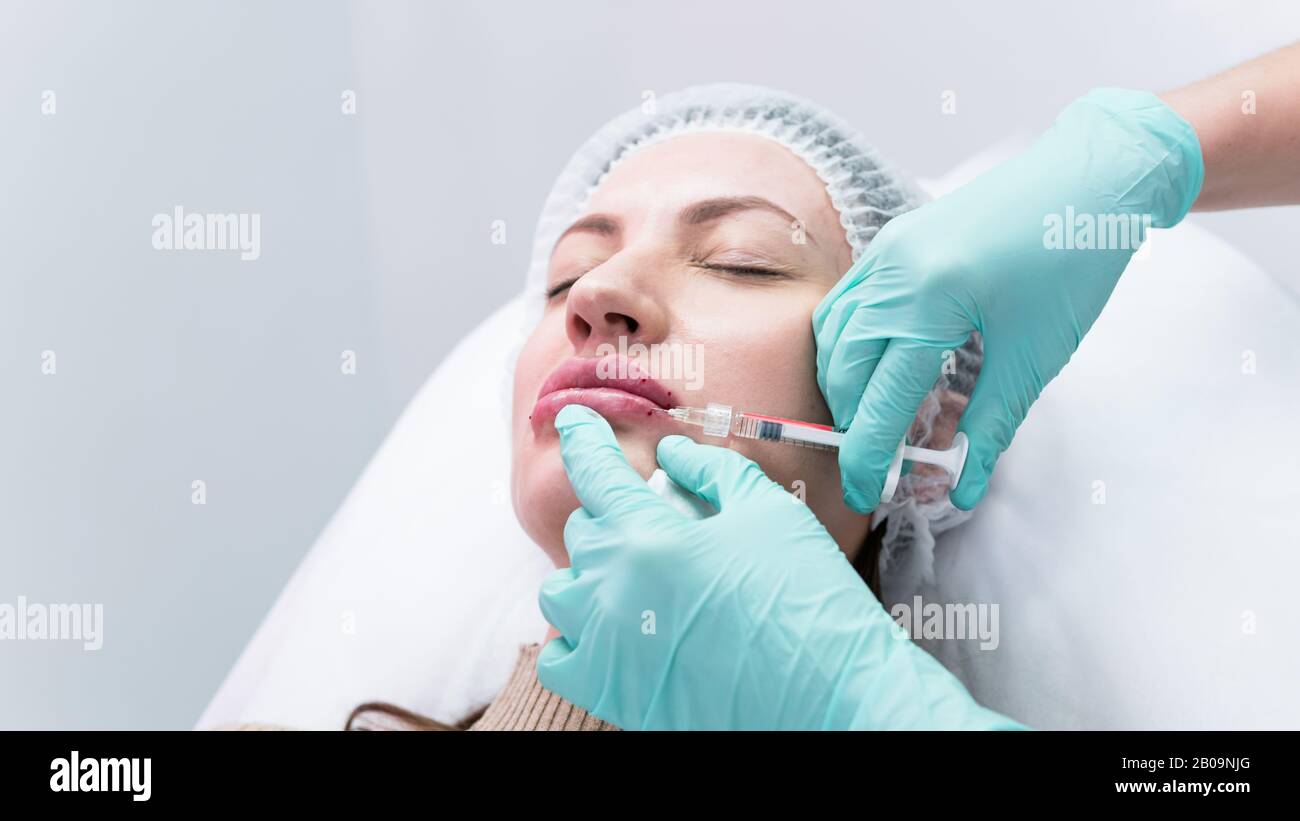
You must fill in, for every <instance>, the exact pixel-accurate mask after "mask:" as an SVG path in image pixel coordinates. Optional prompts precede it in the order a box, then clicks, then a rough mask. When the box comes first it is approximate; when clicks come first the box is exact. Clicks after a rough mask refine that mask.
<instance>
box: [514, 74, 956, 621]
mask: <svg viewBox="0 0 1300 821" xmlns="http://www.w3.org/2000/svg"><path fill="white" fill-rule="evenodd" d="M697 132H731V133H742V134H754V135H758V136H763V137H767V138H769V139H772V140H774V141H776V142H777V143H779V144H781V145H783V146H785V147H786V148H787V149H789V150H790V151H791V152H793V153H794V154H795V156H797V157H799V158H801V159H802V160H803V161H804V162H806V163H808V165H809V166H810V167H811V168H812V169H813V171H815V172H816V173H817V176H818V177H819V178H820V179H821V180H822V182H823V183H825V185H826V193H827V194H828V195H829V196H830V201H831V204H832V205H833V206H834V207H835V210H836V212H838V214H839V217H840V224H841V225H842V226H843V227H844V236H845V239H846V240H848V244H849V248H850V249H851V250H852V253H853V261H855V262H856V261H857V260H858V258H859V257H860V256H861V255H862V253H863V251H865V250H866V247H867V244H868V243H869V242H870V241H871V239H872V237H874V236H875V235H876V232H877V231H879V230H880V228H881V226H883V225H884V224H885V223H886V222H888V221H889V220H891V219H893V218H894V217H896V216H898V215H899V214H902V213H904V212H905V211H910V210H911V209H913V208H915V207H917V206H918V205H920V204H921V203H922V202H924V201H925V199H926V197H925V196H924V195H923V194H922V193H921V191H920V189H919V188H918V187H917V186H916V185H915V184H914V183H913V182H912V181H911V180H910V179H909V178H908V177H907V176H906V175H905V174H903V173H901V172H900V171H898V170H897V169H895V168H892V167H891V166H890V165H888V164H887V163H885V162H884V161H883V160H882V159H881V158H880V156H879V155H878V154H877V153H876V151H875V149H874V148H872V146H871V145H870V143H868V142H867V141H866V140H865V139H864V138H863V136H862V135H861V134H860V133H859V132H858V131H857V130H856V129H854V128H852V127H851V126H849V125H848V124H847V123H845V122H844V121H843V120H841V119H840V118H839V117H838V116H836V115H835V114H833V113H831V112H830V111H827V110H826V109H824V108H822V107H821V106H818V105H816V104H814V103H811V102H808V101H807V100H804V99H802V98H800V97H796V96H795V95H793V94H787V93H785V92H782V91H774V90H772V89H769V88H763V87H762V86H753V85H744V84H740V83H716V84H712V85H702V86H692V87H691V88H687V89H684V90H682V91H677V92H674V93H671V94H667V95H664V96H663V97H659V98H653V97H652V98H648V99H646V100H645V101H644V102H643V103H642V104H641V105H640V106H638V107H636V108H634V109H632V110H630V111H628V112H626V113H624V114H621V115H620V116H618V117H615V118H614V119H612V120H610V121H609V122H608V123H606V124H605V125H604V126H603V127H602V128H601V129H600V130H598V131H597V132H596V133H595V134H593V135H592V136H591V137H590V138H588V139H587V141H586V142H584V143H583V144H582V146H581V147H579V148H578V150H577V151H576V152H575V153H574V155H573V157H572V158H571V159H570V160H569V162H568V164H567V165H565V167H564V170H563V171H562V172H561V173H560V176H559V178H557V179H556V181H555V184H554V185H553V186H552V187H551V192H550V195H549V196H547V198H546V203H545V205H543V207H542V213H541V215H540V217H539V218H538V222H537V230H536V232H535V233H534V235H533V250H532V258H531V261H530V263H529V268H528V280H527V288H526V292H525V299H526V301H527V303H528V310H529V314H528V322H527V323H525V324H526V325H527V327H526V328H523V329H522V330H523V331H524V333H527V332H529V331H531V330H532V324H533V323H534V322H535V320H536V318H537V317H538V316H539V315H540V313H541V311H542V308H543V305H544V293H545V289H546V280H547V271H548V268H549V265H550V258H551V251H552V250H553V249H554V247H555V243H556V240H558V239H559V237H560V234H561V233H563V232H564V230H565V229H566V228H568V227H569V226H570V225H572V224H573V223H574V222H575V221H576V220H577V219H578V218H579V217H580V216H582V214H583V213H584V211H585V210H586V208H587V204H588V202H589V201H590V199H591V195H592V193H593V192H594V191H595V190H596V188H598V187H599V186H600V184H601V182H603V181H604V179H605V178H606V176H608V174H609V173H610V171H611V170H612V169H613V168H614V166H616V165H617V164H618V163H619V162H620V161H622V160H624V159H626V158H627V157H628V156H630V155H631V154H633V153H634V152H636V151H637V150H639V149H641V148H644V147H646V146H649V145H654V144H656V143H660V142H663V141H664V140H668V139H671V138H673V137H676V136H679V135H682V134H691V133H697ZM520 344H522V341H521V343H520ZM980 359H981V357H980V353H979V345H978V338H976V339H975V340H974V341H973V343H972V344H968V345H967V346H966V348H964V349H962V350H961V351H959V352H958V357H957V371H958V373H957V374H954V375H950V376H945V377H943V379H942V380H941V382H940V385H939V386H937V387H936V390H938V389H939V388H948V389H952V390H957V391H958V392H960V393H962V394H964V395H967V396H969V395H970V389H971V387H972V384H973V381H974V375H973V374H974V373H976V372H978V369H979V364H980ZM507 407H508V406H507ZM937 410H938V403H937V401H936V399H935V395H933V394H932V396H931V399H930V400H929V401H927V403H926V405H925V406H924V407H923V409H922V413H921V416H920V419H919V422H920V424H919V428H920V433H921V435H920V436H919V437H917V436H915V435H914V439H915V440H916V443H917V444H922V445H924V444H926V439H927V438H928V436H929V429H930V425H931V423H932V421H933V419H934V416H935V414H936V413H937ZM921 481H922V478H921V477H920V476H917V477H913V476H911V475H909V476H904V477H903V479H902V480H901V481H900V483H899V489H898V491H897V493H896V494H895V496H894V500H893V501H892V502H890V503H889V505H888V506H887V507H886V506H882V507H881V508H879V509H878V510H877V517H878V519H879V517H882V516H887V517H888V518H887V519H886V532H885V538H884V547H883V552H882V557H881V569H882V580H883V583H884V586H885V593H886V598H890V596H891V594H892V595H897V596H899V597H902V596H904V595H910V593H911V591H912V589H914V588H915V587H916V586H917V585H918V584H919V583H920V582H922V581H926V580H929V578H930V576H931V573H932V569H931V568H932V564H933V547H934V537H933V534H934V533H937V532H940V531H942V530H944V529H947V528H948V527H951V526H952V525H954V524H956V523H958V522H960V521H962V520H963V519H964V518H965V516H966V514H965V513H964V512H963V511H959V510H957V509H956V508H955V507H953V506H952V505H951V504H950V503H949V502H948V500H947V497H946V495H941V497H940V498H938V499H934V498H933V496H934V494H933V493H922V492H917V491H920V490H921V488H920V487H919V483H920V482H921ZM927 498H928V499H929V500H928V501H923V499H927ZM891 580H896V581H897V583H896V584H891ZM891 586H892V587H893V588H894V589H893V590H892V591H891V590H890V588H891Z"/></svg>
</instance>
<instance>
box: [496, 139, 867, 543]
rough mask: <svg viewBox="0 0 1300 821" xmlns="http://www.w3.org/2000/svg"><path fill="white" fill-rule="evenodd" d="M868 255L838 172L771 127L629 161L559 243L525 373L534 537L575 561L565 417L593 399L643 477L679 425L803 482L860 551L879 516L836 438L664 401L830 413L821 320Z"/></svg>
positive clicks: (527, 485) (523, 358) (525, 481)
mask: <svg viewBox="0 0 1300 821" xmlns="http://www.w3.org/2000/svg"><path fill="white" fill-rule="evenodd" d="M850 264H851V255H850V250H849V246H848V243H847V241H846V240H845V237H844V230H843V228H842V227H841V226H840V222H839V217H838V214H837V212H836V211H835V209H834V208H833V206H832V205H831V202H830V199H829V198H828V196H827V194H826V189H825V186H824V184H823V183H822V182H821V181H820V180H819V179H818V178H817V175H816V174H815V173H814V172H813V170H812V169H811V168H810V167H808V165H807V164H806V163H804V162H803V161H802V160H800V159H799V158H798V157H796V156H795V155H794V154H792V153H791V152H790V151H788V150H787V149H785V148H784V147H782V146H781V145H779V144H777V143H775V142H773V141H771V140H768V139H766V138H763V137H757V136H752V135H744V134H692V135H686V136H681V137H675V138H673V139H670V140H667V141H665V142H663V143H659V144H657V145H654V146H651V147H648V148H645V149H642V150H640V151H638V152H636V153H634V154H633V155H631V156H630V157H629V158H627V159H626V160H624V161H623V162H621V163H620V164H619V165H618V166H616V167H615V169H614V170H613V171H612V172H611V173H610V175H609V176H608V177H607V178H606V179H605V181H604V182H603V183H602V184H601V185H600V187H599V188H598V189H597V190H596V192H595V194H594V195H593V196H592V199H591V202H590V204H589V207H588V210H587V212H586V213H585V215H584V216H583V217H582V218H580V219H579V220H578V221H577V222H575V223H574V224H573V225H572V226H570V227H569V229H568V231H567V232H566V233H565V234H564V235H563V236H562V237H561V239H560V240H559V242H558V243H557V244H556V245H555V249H554V252H553V254H552V257H551V260H550V270H549V275H548V283H547V287H548V291H547V294H548V295H547V302H546V308H545V311H544V314H543V316H542V319H541V322H540V323H539V324H538V326H537V328H536V330H534V331H533V333H532V335H531V336H530V337H529V339H528V341H527V343H526V344H525V346H524V348H523V350H522V351H521V353H520V357H519V361H518V365H517V368H516V372H515V384H514V406H513V437H514V465H513V477H512V485H513V498H514V505H515V512H516V514H517V515H518V517H519V520H520V522H521V523H522V524H523V527H524V530H525V531H527V533H528V535H529V536H530V537H532V538H533V539H534V540H535V541H536V542H537V543H538V544H539V545H540V546H541V547H542V549H544V550H545V551H546V552H547V554H548V555H549V556H550V558H551V559H552V561H554V562H555V564H556V565H557V566H560V567H563V566H567V565H568V556H567V554H566V552H565V549H564V540H563V531H564V524H565V521H566V520H567V519H568V517H569V514H570V513H571V512H572V511H573V510H575V509H576V508H577V507H578V501H577V498H576V497H575V496H574V494H573V490H572V488H571V487H570V485H569V481H568V478H567V476H566V475H565V473H564V466H563V464H562V462H561V460H560V446H559V435H558V434H557V433H556V430H555V425H554V419H555V414H556V413H558V412H559V409H560V408H562V407H563V406H564V405H566V404H570V403H576V404H583V405H588V406H589V407H592V408H594V409H595V410H597V411H598V412H600V413H601V414H602V415H603V416H604V417H605V418H606V419H607V420H608V421H609V423H610V425H611V426H612V427H613V429H614V433H615V435H616V437H617V438H618V442H619V444H620V445H621V446H622V448H623V453H624V454H625V455H626V456H627V459H628V461H629V462H630V463H631V464H632V466H633V467H634V468H635V469H636V470H637V471H638V472H639V473H640V474H641V475H642V476H643V477H648V476H649V475H650V474H651V473H652V472H653V471H654V469H655V468H656V467H657V465H656V462H655V447H656V445H657V444H658V442H659V440H660V439H661V438H663V437H664V436H666V435H668V434H673V433H681V434H685V435H687V436H691V437H693V438H695V439H697V440H698V441H702V442H705V443H706V444H714V445H717V444H724V445H725V446H727V447H731V448H734V449H735V450H737V451H740V452H741V453H743V454H745V455H746V456H748V457H750V458H752V459H754V460H755V461H756V462H758V463H759V464H760V465H761V466H762V467H763V470H764V471H765V472H766V473H767V475H768V476H769V477H771V478H772V479H773V480H774V481H776V482H778V483H779V484H781V485H783V486H784V487H785V488H786V489H787V490H790V491H792V492H796V493H801V494H802V495H803V496H804V498H805V500H806V502H807V503H808V505H809V507H810V508H811V509H812V510H813V512H814V513H815V514H816V515H817V517H818V518H819V519H820V520H821V522H822V523H823V524H824V525H825V526H826V528H827V530H829V531H830V533H831V535H832V536H833V537H834V538H835V539H836V541H837V542H838V543H839V545H840V546H841V548H843V549H845V551H846V552H847V553H849V554H850V558H852V556H853V554H854V553H856V550H857V547H858V545H860V544H861V543H862V540H863V539H864V538H865V536H866V533H867V527H868V524H869V519H868V518H867V517H862V516H858V515H857V514H855V513H853V511H851V510H850V509H849V508H847V507H845V506H844V504H843V502H842V500H841V491H840V484H839V469H838V467H837V464H836V459H835V455H834V454H833V453H827V452H823V451H815V450H809V449H806V448H799V447H792V446H788V445H775V444H771V443H766V442H759V441H753V440H737V439H734V438H729V439H726V440H721V439H714V438H709V437H706V436H704V435H703V434H702V432H701V431H700V430H699V429H698V428H693V427H692V428H688V427H685V426H681V425H679V424H678V423H676V422H673V421H672V420H671V419H668V418H667V417H666V416H665V415H664V414H658V413H654V412H653V408H655V407H656V406H672V405H689V406H696V407H703V406H704V405H706V404H708V403H709V402H722V403H725V404H728V405H731V406H732V407H733V408H736V409H737V410H746V411H752V412H755V413H762V414H768V415H773V416H782V417H787V418H792V419H802V420H806V421H811V422H818V423H822V424H830V422H831V418H830V413H829V411H828V410H827V408H826V405H825V403H824V401H823V400H822V397H821V393H820V392H819V390H818V387H817V379H816V364H815V363H816V358H815V357H816V352H815V348H814V343H813V336H812V324H811V317H812V312H813V309H814V308H815V307H816V305H817V303H818V302H819V301H820V300H821V298H822V297H823V296H824V295H825V294H826V292H827V291H829V290H830V289H831V287H832V286H833V285H834V284H835V282H836V281H837V280H838V279H839V277H840V276H841V275H842V274H843V272H844V271H846V270H848V268H849V267H850ZM621 356H626V357H628V360H630V362H629V361H628V360H624V359H621V358H620V357H621Z"/></svg>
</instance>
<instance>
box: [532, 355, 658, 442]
mask: <svg viewBox="0 0 1300 821" xmlns="http://www.w3.org/2000/svg"><path fill="white" fill-rule="evenodd" d="M672 397H673V394H672V391H670V390H668V389H667V388H665V387H664V386H663V385H662V384H660V383H659V382H657V381H656V380H654V379H651V378H650V376H649V375H648V374H647V373H646V371H645V369H644V368H642V367H641V366H639V365H638V364H637V363H636V361H635V360H630V359H626V358H620V357H618V356H617V355H612V356H607V357H603V358H593V357H575V358H573V359H570V360H569V361H567V362H565V363H564V364H562V365H560V367H558V368H556V369H555V370H554V371H552V372H551V375H550V376H548V377H547V378H546V381H545V382H543V383H542V388H541V390H539V391H538V392H537V403H536V404H535V405H534V406H533V412H532V415H531V416H530V417H529V418H530V419H531V421H532V425H533V430H534V431H536V432H541V431H544V430H545V429H547V428H552V429H553V427H552V426H553V425H554V423H555V416H556V414H558V413H559V412H560V409H561V408H563V407H564V406H565V405H586V406H587V407H589V408H591V409H592V410H594V411H596V412H597V413H599V414H600V415H601V416H604V417H605V418H607V419H608V418H611V417H630V416H640V417H643V418H644V417H660V418H662V419H665V420H666V419H668V417H667V415H666V414H657V413H655V411H656V410H661V409H666V408H671V407H672V406H673V398H672Z"/></svg>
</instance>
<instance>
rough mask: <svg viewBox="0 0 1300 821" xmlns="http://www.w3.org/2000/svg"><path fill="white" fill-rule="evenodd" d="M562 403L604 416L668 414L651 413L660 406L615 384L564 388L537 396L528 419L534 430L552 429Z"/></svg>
mask: <svg viewBox="0 0 1300 821" xmlns="http://www.w3.org/2000/svg"><path fill="white" fill-rule="evenodd" d="M565 405H586V406H587V407H589V408H591V409H592V410H594V411H596V412H597V413H599V414H600V415H601V416H603V417H605V418H606V419H634V418H638V417H639V418H640V419H643V420H645V421H647V422H649V421H658V420H667V421H672V417H670V416H668V415H667V414H663V413H655V411H657V410H661V408H660V407H659V406H658V405H656V404H655V403H654V402H651V401H650V400H649V399H646V398H645V397H644V396H639V395H637V394H635V393H628V392H627V391H621V390H618V389H617V388H565V389H564V390H559V391H552V392H551V393H548V394H546V395H545V396H543V397H541V398H540V399H538V400H537V404H536V405H534V406H533V412H532V415H531V416H529V417H528V418H529V420H530V421H531V422H532V425H533V430H534V431H544V430H547V429H550V430H554V429H555V417H556V414H558V413H559V412H560V409H561V408H563V407H564V406H565Z"/></svg>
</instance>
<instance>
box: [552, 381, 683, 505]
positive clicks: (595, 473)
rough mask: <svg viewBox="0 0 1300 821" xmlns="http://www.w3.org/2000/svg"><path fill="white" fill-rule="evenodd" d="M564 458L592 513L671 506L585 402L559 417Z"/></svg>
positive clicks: (569, 407)
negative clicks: (632, 462)
mask: <svg viewBox="0 0 1300 821" xmlns="http://www.w3.org/2000/svg"><path fill="white" fill-rule="evenodd" d="M555 429H556V430H557V431H559V433H560V457H561V459H563V461H564V471H565V473H567V474H568V476H569V483H570V484H572V485H573V492H574V493H575V494H577V497H578V502H579V503H580V504H581V505H582V507H583V508H584V509H585V510H586V511H587V512H588V513H590V514H591V515H592V516H615V517H618V516H625V515H630V514H633V513H636V512H638V511H642V510H646V509H659V508H660V507H667V505H666V503H665V502H664V501H663V500H662V499H660V498H659V497H658V496H657V495H655V492H654V491H653V490H651V489H650V486H649V485H647V484H646V483H645V480H644V479H642V478H641V474H639V473H637V472H636V471H635V470H634V469H633V468H632V466H631V465H630V464H628V461H627V457H625V456H624V455H623V449H622V448H621V447H619V444H618V440H617V439H615V438H614V430H613V428H611V427H610V426H609V422H607V421H605V418H604V417H603V416H601V415H600V414H599V413H596V411H594V410H592V409H591V408H588V407H585V406H583V405H565V406H564V407H563V408H561V409H560V412H559V414H558V415H557V416H556V417H555Z"/></svg>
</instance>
